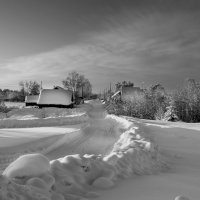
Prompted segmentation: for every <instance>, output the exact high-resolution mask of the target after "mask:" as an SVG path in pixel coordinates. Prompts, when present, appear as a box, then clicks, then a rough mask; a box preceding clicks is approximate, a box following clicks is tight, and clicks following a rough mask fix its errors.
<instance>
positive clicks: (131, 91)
mask: <svg viewBox="0 0 200 200" xmlns="http://www.w3.org/2000/svg"><path fill="white" fill-rule="evenodd" d="M143 94H144V90H143V89H141V88H140V87H133V86H122V87H121V88H120V89H119V90H118V91H117V92H116V93H115V94H114V95H112V97H111V98H120V99H121V100H131V99H133V98H134V97H136V96H139V95H143Z"/></svg>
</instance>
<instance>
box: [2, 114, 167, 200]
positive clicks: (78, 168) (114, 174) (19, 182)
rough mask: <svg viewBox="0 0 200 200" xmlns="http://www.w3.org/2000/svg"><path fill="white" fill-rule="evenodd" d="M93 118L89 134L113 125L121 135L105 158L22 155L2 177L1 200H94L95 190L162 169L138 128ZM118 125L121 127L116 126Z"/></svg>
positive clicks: (156, 151) (92, 156)
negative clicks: (55, 157)
mask: <svg viewBox="0 0 200 200" xmlns="http://www.w3.org/2000/svg"><path fill="white" fill-rule="evenodd" d="M93 114H94V115H93V116H98V117H96V118H95V120H96V121H95V123H97V124H96V125H94V124H93V123H89V127H90V128H89V129H88V130H90V131H91V130H93V129H92V128H94V127H99V128H102V126H103V125H104V127H103V128H104V129H105V128H106V127H110V123H111V121H112V123H113V126H112V125H111V127H113V128H117V129H114V132H115V131H118V132H119V133H120V136H118V139H117V142H115V144H114V146H113V147H112V149H111V151H110V152H109V153H108V154H106V155H97V154H95V155H89V154H84V155H83V154H75V155H67V156H64V157H62V158H58V159H54V160H51V161H50V162H49V161H48V159H47V158H46V157H45V156H43V155H41V154H34V155H33V154H29V155H24V156H22V157H20V158H18V159H17V160H16V161H14V162H13V163H11V164H10V166H8V168H7V169H6V170H5V171H4V172H3V174H2V175H1V177H0V199H2V200H4V199H5V200H10V199H33V200H39V199H46V200H64V199H71V200H79V199H80V200H81V199H82V200H83V199H88V198H93V197H97V196H98V194H97V193H96V192H94V191H95V190H96V189H97V188H101V189H107V188H110V187H113V186H114V185H115V184H116V183H117V181H119V180H120V179H121V178H126V177H129V176H132V175H133V174H139V175H143V174H151V173H156V172H158V171H161V170H163V169H165V167H166V165H165V163H164V162H163V159H162V157H161V155H160V154H159V151H158V148H157V146H156V145H155V144H153V143H152V142H151V141H150V140H147V139H146V138H144V137H143V136H141V134H140V132H141V130H140V128H139V127H137V126H135V125H134V124H133V123H132V122H129V121H127V120H125V119H123V118H120V117H116V116H106V117H105V118H108V119H109V120H110V121H109V120H108V122H109V123H108V124H109V126H108V124H107V125H106V124H102V122H103V121H101V120H102V118H101V117H100V118H99V116H100V115H96V114H95V113H93ZM99 114H100V113H99ZM111 118H112V120H111ZM119 121H120V122H121V125H122V124H123V126H121V125H120V126H119V124H118V123H119ZM91 122H94V121H91ZM104 122H105V121H104ZM117 124H118V126H117ZM86 128H87V127H86ZM118 129H121V131H119V130H118ZM111 132H112V131H111ZM91 133H92V131H91V132H90V134H91ZM85 134H87V132H85Z"/></svg>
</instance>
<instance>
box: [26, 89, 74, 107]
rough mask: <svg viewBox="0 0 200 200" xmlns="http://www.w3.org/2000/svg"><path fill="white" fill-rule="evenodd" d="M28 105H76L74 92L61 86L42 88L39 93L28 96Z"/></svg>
mask: <svg viewBox="0 0 200 200" xmlns="http://www.w3.org/2000/svg"><path fill="white" fill-rule="evenodd" d="M25 103H26V105H27V106H34V105H35V106H39V108H42V107H58V108H72V107H73V105H74V98H73V93H72V92H71V91H70V90H65V89H64V88H61V87H59V86H57V87H54V88H53V89H42V90H40V94H39V95H34V96H27V97H26V100H25Z"/></svg>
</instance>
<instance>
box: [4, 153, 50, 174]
mask: <svg viewBox="0 0 200 200" xmlns="http://www.w3.org/2000/svg"><path fill="white" fill-rule="evenodd" d="M49 170H50V165H49V160H48V158H47V157H45V156H43V155H41V154H26V155H23V156H21V157H19V158H18V159H16V160H15V161H14V162H13V163H11V164H10V165H9V166H8V167H7V168H6V169H5V170H4V172H3V175H4V176H6V177H8V178H21V177H26V176H37V175H40V174H43V173H45V172H47V171H49Z"/></svg>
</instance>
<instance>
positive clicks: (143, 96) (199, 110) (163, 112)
mask: <svg viewBox="0 0 200 200" xmlns="http://www.w3.org/2000/svg"><path fill="white" fill-rule="evenodd" d="M122 85H124V84H123V83H117V85H116V89H117V88H119V86H122ZM128 85H129V86H130V85H134V84H131V82H129V84H128ZM107 110H108V112H109V113H112V114H117V115H127V116H132V117H137V118H141V119H151V120H155V119H158V120H171V121H175V120H181V121H184V122H200V82H197V81H196V80H194V79H187V80H186V81H185V82H184V84H183V85H182V87H181V88H177V89H176V90H175V91H173V92H166V91H165V89H164V87H163V86H162V85H161V84H155V85H152V86H150V87H148V88H145V89H143V92H142V93H139V94H137V93H136V94H135V95H133V96H132V97H131V98H129V99H121V98H114V99H110V101H107Z"/></svg>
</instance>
